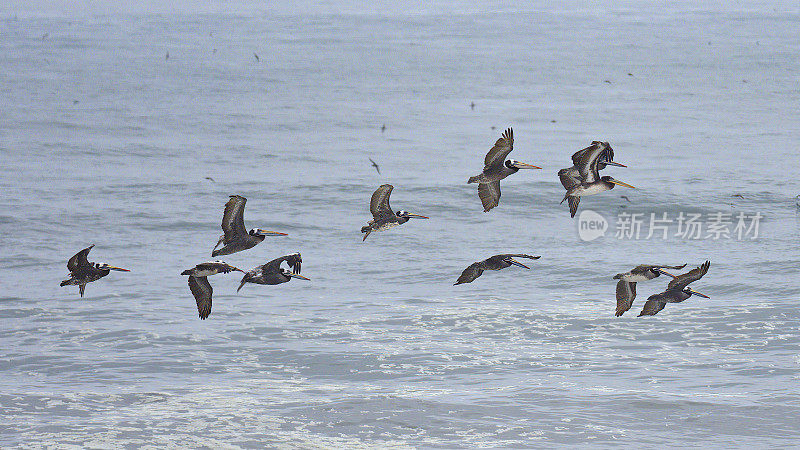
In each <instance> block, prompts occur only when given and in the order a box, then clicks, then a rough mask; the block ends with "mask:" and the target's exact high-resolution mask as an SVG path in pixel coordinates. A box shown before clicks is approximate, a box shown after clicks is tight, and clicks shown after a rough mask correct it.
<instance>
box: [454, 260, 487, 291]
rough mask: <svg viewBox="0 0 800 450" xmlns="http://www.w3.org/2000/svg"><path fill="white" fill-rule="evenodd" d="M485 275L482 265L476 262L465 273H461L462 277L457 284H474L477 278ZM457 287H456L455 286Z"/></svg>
mask: <svg viewBox="0 0 800 450" xmlns="http://www.w3.org/2000/svg"><path fill="white" fill-rule="evenodd" d="M481 275H483V269H482V268H481V263H479V262H475V263H472V264H470V265H469V267H467V268H466V269H464V271H463V272H461V276H460V277H458V280H456V282H455V284H462V283H472V282H473V281H474V280H475V279H476V278H478V277H479V276H481ZM454 286H455V285H454Z"/></svg>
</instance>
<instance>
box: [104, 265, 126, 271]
mask: <svg viewBox="0 0 800 450" xmlns="http://www.w3.org/2000/svg"><path fill="white" fill-rule="evenodd" d="M108 269H109V270H119V271H120V272H130V270H129V269H123V268H122V267H114V266H108Z"/></svg>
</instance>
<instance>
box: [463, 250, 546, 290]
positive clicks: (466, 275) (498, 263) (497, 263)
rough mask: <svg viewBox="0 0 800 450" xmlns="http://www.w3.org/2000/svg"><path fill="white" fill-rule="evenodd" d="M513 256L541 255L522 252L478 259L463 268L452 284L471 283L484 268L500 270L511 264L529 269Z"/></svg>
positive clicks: (537, 257) (529, 257)
mask: <svg viewBox="0 0 800 450" xmlns="http://www.w3.org/2000/svg"><path fill="white" fill-rule="evenodd" d="M514 258H528V259H539V258H541V256H531V255H524V254H522V253H511V254H503V255H494V256H492V257H489V258H486V259H484V260H483V261H478V262H474V263H472V264H470V265H469V267H467V268H466V269H464V271H463V272H461V276H460V277H458V280H457V281H456V282H455V284H453V286H455V285H458V284H462V283H472V282H473V281H475V279H476V278H478V277H479V276H481V275H483V271H484V270H500V269H505V268H506V267H511V266H517V267H522V268H525V269H530V267H528V266H526V265H525V264H522V263H521V262H519V261H515V260H514Z"/></svg>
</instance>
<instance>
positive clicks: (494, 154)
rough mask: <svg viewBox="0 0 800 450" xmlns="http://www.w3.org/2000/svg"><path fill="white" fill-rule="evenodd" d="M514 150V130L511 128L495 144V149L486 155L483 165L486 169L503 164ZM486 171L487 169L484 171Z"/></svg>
mask: <svg viewBox="0 0 800 450" xmlns="http://www.w3.org/2000/svg"><path fill="white" fill-rule="evenodd" d="M513 149H514V130H512V129H511V128H509V129H507V130H506V131H504V132H503V137H501V138H500V139H498V140H497V142H495V143H494V147H492V148H491V150H489V153H487V154H486V158H484V159H483V165H484V166H486V167H489V166H494V165H498V164H503V162H504V161H505V160H506V156H508V154H509V153H511V150H513ZM484 170H485V169H484Z"/></svg>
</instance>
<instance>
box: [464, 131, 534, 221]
mask: <svg viewBox="0 0 800 450" xmlns="http://www.w3.org/2000/svg"><path fill="white" fill-rule="evenodd" d="M513 149H514V130H513V129H511V128H509V129H507V130H506V131H505V132H503V135H502V137H501V138H500V139H498V140H497V142H495V144H494V147H492V148H491V149H490V150H489V153H487V154H486V157H485V158H484V159H483V164H484V166H483V171H482V172H481V173H480V174H478V175H476V176H474V177H470V178H469V180H467V183H468V184H471V183H478V197H479V198H480V199H481V204H482V205H483V212H489V211H490V210H491V209H492V208H494V207H495V206H497V205H498V204H499V203H500V195H501V192H500V180H502V179H503V178H505V177H507V176H509V175H511V174H514V173H517V172H519V169H541V167H537V166H533V165H531V164H526V163H522V162H519V161H516V160H513V159H509V160H507V161H506V160H505V159H506V157H507V156H508V154H509V153H511V150H513Z"/></svg>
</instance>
